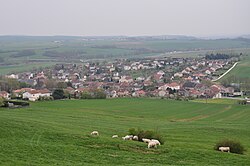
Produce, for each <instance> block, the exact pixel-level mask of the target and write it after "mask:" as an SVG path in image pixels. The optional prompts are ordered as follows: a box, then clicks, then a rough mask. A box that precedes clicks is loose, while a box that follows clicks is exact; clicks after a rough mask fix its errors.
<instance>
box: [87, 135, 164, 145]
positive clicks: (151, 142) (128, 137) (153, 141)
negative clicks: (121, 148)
mask: <svg viewBox="0 0 250 166" xmlns="http://www.w3.org/2000/svg"><path fill="white" fill-rule="evenodd" d="M90 134H91V135H93V136H99V132H98V131H93V132H91V133H90ZM112 138H118V135H113V136H112ZM122 139H123V140H134V141H138V140H139V138H138V136H136V135H126V136H124V137H122ZM142 141H143V142H145V143H147V144H148V148H157V145H161V143H160V141H158V140H156V139H147V138H142Z"/></svg>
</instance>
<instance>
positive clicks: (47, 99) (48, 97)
mask: <svg viewBox="0 0 250 166" xmlns="http://www.w3.org/2000/svg"><path fill="white" fill-rule="evenodd" d="M38 100H39V101H50V100H53V97H52V96H39V98H38Z"/></svg>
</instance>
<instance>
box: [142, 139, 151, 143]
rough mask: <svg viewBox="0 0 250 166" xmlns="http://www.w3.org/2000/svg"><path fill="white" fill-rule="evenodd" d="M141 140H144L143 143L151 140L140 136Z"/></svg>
mask: <svg viewBox="0 0 250 166" xmlns="http://www.w3.org/2000/svg"><path fill="white" fill-rule="evenodd" d="M142 141H143V142H145V143H149V142H150V141H151V140H150V139H147V138H142Z"/></svg>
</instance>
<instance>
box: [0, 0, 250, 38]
mask: <svg viewBox="0 0 250 166" xmlns="http://www.w3.org/2000/svg"><path fill="white" fill-rule="evenodd" d="M249 9H250V0H0V35H82V36H83V35H84V36H86V35H163V34H166V35H167V34H183V35H195V36H209V35H210V36H211V35H213V36H214V35H241V34H250V10H249Z"/></svg>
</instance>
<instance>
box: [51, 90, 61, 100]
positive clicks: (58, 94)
mask: <svg viewBox="0 0 250 166" xmlns="http://www.w3.org/2000/svg"><path fill="white" fill-rule="evenodd" d="M52 97H53V98H54V99H55V100H59V99H63V98H64V91H63V90H62V89H56V90H54V92H53V93H52Z"/></svg>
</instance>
